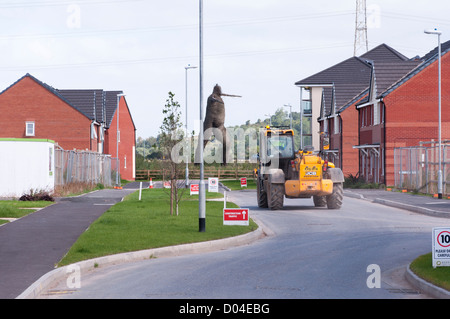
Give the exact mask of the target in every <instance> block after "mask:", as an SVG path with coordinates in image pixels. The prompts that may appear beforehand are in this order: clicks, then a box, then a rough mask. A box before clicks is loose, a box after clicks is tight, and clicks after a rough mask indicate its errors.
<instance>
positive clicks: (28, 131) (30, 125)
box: [25, 122, 35, 136]
mask: <svg viewBox="0 0 450 319" xmlns="http://www.w3.org/2000/svg"><path fill="white" fill-rule="evenodd" d="M34 135H35V134H34V122H25V136H34Z"/></svg>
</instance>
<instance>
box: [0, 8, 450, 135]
mask: <svg viewBox="0 0 450 319" xmlns="http://www.w3.org/2000/svg"><path fill="white" fill-rule="evenodd" d="M367 7H368V23H369V30H368V39H369V49H371V48H374V47H376V46H377V45H379V44H382V43H386V44H388V45H390V46H391V47H393V48H394V49H396V50H398V51H400V52H401V53H403V54H404V55H406V56H408V57H414V56H416V55H420V56H422V55H424V54H425V53H427V52H429V51H430V50H432V49H433V48H434V47H436V45H437V38H436V36H431V35H425V34H424V32H423V30H424V29H427V28H434V27H437V28H439V29H441V30H442V31H443V36H442V41H443V42H444V41H447V40H449V39H450V20H449V19H448V13H449V12H450V2H449V1H448V0H428V1H423V0H420V1H419V0H396V1H392V0H378V1H377V0H373V1H372V0H368V1H367ZM198 8H199V1H198V0H165V1H156V0H129V1H125V0H84V1H65V0H47V1H44V0H15V1H12V0H10V1H4V0H1V1H0V30H1V31H0V56H1V58H0V72H1V76H0V91H2V90H4V89H5V88H7V87H8V86H9V85H11V84H12V83H13V82H15V81H16V80H17V79H19V78H20V77H22V76H23V75H25V74H26V73H30V74H32V75H34V76H35V77H37V78H38V79H40V80H41V81H43V82H45V83H47V84H49V85H51V86H53V87H54V88H57V89H104V90H123V91H124V93H125V94H126V95H127V97H126V99H127V101H128V104H129V107H130V110H131V113H132V116H133V119H134V122H135V124H136V127H137V136H141V137H144V138H147V137H149V136H156V135H157V134H158V131H159V127H160V125H161V123H162V118H163V115H162V108H163V106H164V104H165V101H166V99H167V97H168V92H169V91H171V92H173V93H174V94H175V99H176V100H178V101H179V102H180V104H181V106H182V111H183V121H184V110H185V105H186V104H185V101H186V99H185V66H187V65H188V64H190V65H195V66H197V65H198V63H199V62H198V61H199V58H198V52H199V49H198V48H199V40H198V38H199V36H198V20H199V14H198V11H199V10H198ZM355 11H356V1H355V0H315V1H303V0H204V99H205V101H206V98H207V96H208V95H209V94H210V93H211V92H212V89H213V87H214V85H215V84H216V83H218V84H220V85H221V86H222V90H223V91H224V92H225V93H228V94H237V95H242V96H243V98H225V107H226V120H225V125H226V126H232V125H238V124H243V123H245V121H246V120H250V121H251V122H255V121H256V120H257V119H258V118H260V119H264V118H266V117H267V116H266V114H274V112H275V111H276V110H277V109H278V108H280V107H283V105H285V104H291V105H292V106H293V110H294V111H299V89H298V88H297V87H295V85H294V83H295V82H296V81H298V80H301V79H303V78H306V77H307V76H310V75H312V74H314V73H316V72H319V71H321V70H323V69H325V68H327V67H330V66H332V65H334V64H336V63H338V62H340V61H343V60H345V59H347V58H350V57H351V56H353V44H354V36H355ZM360 53H361V54H362V53H364V52H360ZM188 88H189V94H188V115H189V119H188V125H189V130H190V131H192V130H194V129H195V130H196V131H197V132H198V128H197V127H194V124H195V121H196V120H197V121H198V118H199V76H198V69H197V70H190V71H189V72H188ZM203 107H204V108H206V105H203ZM286 110H288V108H286Z"/></svg>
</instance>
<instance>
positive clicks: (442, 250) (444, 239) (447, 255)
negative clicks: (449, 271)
mask: <svg viewBox="0 0 450 319" xmlns="http://www.w3.org/2000/svg"><path fill="white" fill-rule="evenodd" d="M432 255H433V267H434V268H436V267H450V227H436V228H433V252H432Z"/></svg>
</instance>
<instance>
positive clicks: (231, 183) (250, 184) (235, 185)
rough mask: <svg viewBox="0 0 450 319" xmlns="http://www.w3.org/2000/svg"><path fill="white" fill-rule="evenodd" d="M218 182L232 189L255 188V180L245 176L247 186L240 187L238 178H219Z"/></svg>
mask: <svg viewBox="0 0 450 319" xmlns="http://www.w3.org/2000/svg"><path fill="white" fill-rule="evenodd" d="M220 182H221V183H222V184H223V185H225V186H226V187H228V188H229V189H231V190H232V191H237V190H241V189H256V182H255V180H253V179H252V178H247V187H241V181H240V180H221V181H220Z"/></svg>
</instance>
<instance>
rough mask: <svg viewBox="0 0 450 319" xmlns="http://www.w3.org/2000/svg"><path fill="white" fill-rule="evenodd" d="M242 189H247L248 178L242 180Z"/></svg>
mask: <svg viewBox="0 0 450 319" xmlns="http://www.w3.org/2000/svg"><path fill="white" fill-rule="evenodd" d="M241 187H247V178H246V177H242V178H241Z"/></svg>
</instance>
